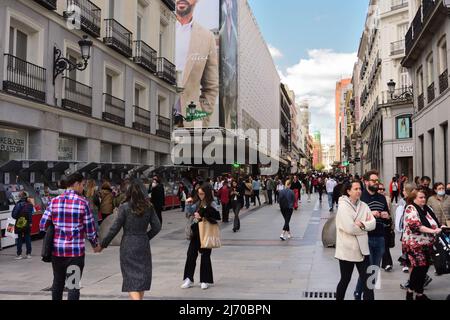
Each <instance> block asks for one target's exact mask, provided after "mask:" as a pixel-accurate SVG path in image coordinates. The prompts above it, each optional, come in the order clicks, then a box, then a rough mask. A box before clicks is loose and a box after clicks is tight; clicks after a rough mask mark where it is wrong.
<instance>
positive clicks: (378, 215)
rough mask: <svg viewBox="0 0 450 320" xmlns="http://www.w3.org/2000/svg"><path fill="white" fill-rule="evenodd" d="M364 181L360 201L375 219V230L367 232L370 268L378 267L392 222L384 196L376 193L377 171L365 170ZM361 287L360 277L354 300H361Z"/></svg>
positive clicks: (377, 186) (377, 183) (378, 180)
mask: <svg viewBox="0 0 450 320" xmlns="http://www.w3.org/2000/svg"><path fill="white" fill-rule="evenodd" d="M364 182H365V185H366V190H364V191H363V193H362V196H361V201H362V202H365V203H366V204H367V205H368V206H369V208H370V211H372V214H373V216H374V217H375V219H376V220H377V226H376V228H375V230H373V231H370V232H369V250H370V264H371V267H372V268H378V269H379V267H380V265H381V260H382V259H383V255H384V251H385V232H386V227H387V226H388V225H390V224H391V223H392V219H391V216H390V213H389V206H388V204H387V201H386V197H385V196H383V195H381V194H379V193H378V189H379V183H380V179H379V178H378V172H377V171H375V170H372V171H369V172H367V173H366V174H365V175H364ZM378 272H379V270H377V274H378ZM362 289H363V285H362V281H361V278H360V279H359V281H358V285H357V286H356V291H355V300H361V294H362V292H363V290H362Z"/></svg>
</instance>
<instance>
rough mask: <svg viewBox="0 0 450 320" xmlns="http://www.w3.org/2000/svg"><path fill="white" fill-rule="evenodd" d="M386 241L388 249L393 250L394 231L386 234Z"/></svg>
mask: <svg viewBox="0 0 450 320" xmlns="http://www.w3.org/2000/svg"><path fill="white" fill-rule="evenodd" d="M388 240H389V242H388V245H389V249H393V248H395V231H394V230H392V229H390V231H389V233H388Z"/></svg>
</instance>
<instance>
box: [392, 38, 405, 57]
mask: <svg viewBox="0 0 450 320" xmlns="http://www.w3.org/2000/svg"><path fill="white" fill-rule="evenodd" d="M404 54H405V39H403V40H400V41H395V42H392V43H391V56H397V55H404Z"/></svg>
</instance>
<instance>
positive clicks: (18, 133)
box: [0, 126, 28, 163]
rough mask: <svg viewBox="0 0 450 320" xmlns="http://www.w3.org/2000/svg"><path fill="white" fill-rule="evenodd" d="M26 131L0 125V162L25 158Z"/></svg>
mask: <svg viewBox="0 0 450 320" xmlns="http://www.w3.org/2000/svg"><path fill="white" fill-rule="evenodd" d="M27 135H28V133H27V131H26V130H21V129H14V128H9V127H2V126H0V163H6V162H8V161H10V160H22V159H25V158H26V149H27Z"/></svg>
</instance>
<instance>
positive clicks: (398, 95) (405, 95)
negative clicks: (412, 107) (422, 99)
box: [382, 87, 413, 104]
mask: <svg viewBox="0 0 450 320" xmlns="http://www.w3.org/2000/svg"><path fill="white" fill-rule="evenodd" d="M382 99H383V104H385V103H391V102H395V103H400V102H412V101H413V95H412V94H411V92H410V89H409V88H408V87H405V88H397V89H395V90H394V92H393V94H391V93H390V92H389V91H383V92H382Z"/></svg>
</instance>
